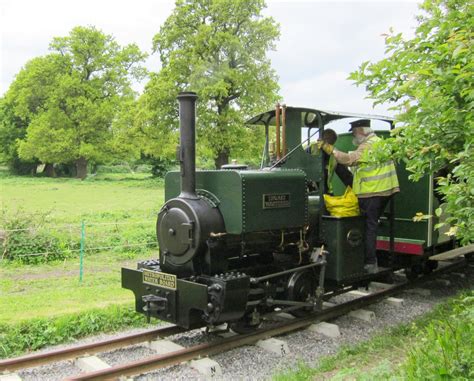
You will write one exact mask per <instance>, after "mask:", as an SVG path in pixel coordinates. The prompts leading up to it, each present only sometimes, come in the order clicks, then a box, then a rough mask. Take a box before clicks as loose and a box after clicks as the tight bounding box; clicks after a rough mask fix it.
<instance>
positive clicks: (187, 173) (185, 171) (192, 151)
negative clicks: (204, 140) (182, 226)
mask: <svg viewBox="0 0 474 381" xmlns="http://www.w3.org/2000/svg"><path fill="white" fill-rule="evenodd" d="M197 98H198V97H197V95H196V93H194V92H181V93H179V95H178V97H177V99H178V102H179V135H180V146H179V164H180V167H181V193H180V195H179V197H182V198H190V199H197V198H198V197H197V195H196V100H197Z"/></svg>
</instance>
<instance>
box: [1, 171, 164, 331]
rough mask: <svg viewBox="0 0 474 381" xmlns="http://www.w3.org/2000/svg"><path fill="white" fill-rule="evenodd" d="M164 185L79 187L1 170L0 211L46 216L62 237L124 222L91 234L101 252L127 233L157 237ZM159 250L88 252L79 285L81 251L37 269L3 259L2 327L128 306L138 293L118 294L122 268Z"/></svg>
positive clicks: (97, 182) (112, 182) (115, 179)
mask: <svg viewBox="0 0 474 381" xmlns="http://www.w3.org/2000/svg"><path fill="white" fill-rule="evenodd" d="M162 184H163V182H162V180H159V179H158V180H156V179H152V178H150V177H149V176H148V175H145V174H103V175H98V176H95V177H93V178H90V179H87V180H84V181H80V180H77V179H67V178H57V179H51V178H42V177H16V176H9V175H7V174H6V173H5V172H4V171H1V172H0V189H1V194H0V207H1V209H2V211H3V212H4V213H6V214H9V215H14V214H18V213H19V211H20V210H21V213H26V215H28V214H29V213H37V214H44V215H47V220H48V221H47V224H46V227H45V228H46V229H48V226H51V228H50V230H51V231H52V232H53V230H55V229H57V230H58V232H60V233H61V230H60V229H61V224H72V225H71V226H73V227H77V229H76V228H74V231H73V234H74V235H75V236H77V234H78V233H80V229H79V228H80V221H81V220H83V219H85V220H86V221H88V222H91V221H92V222H97V223H103V224H105V225H106V227H108V225H107V223H108V222H114V223H117V222H120V223H123V225H117V226H113V224H112V227H111V228H110V229H108V230H105V229H102V230H100V231H91V230H88V231H87V244H89V242H92V240H94V239H95V241H93V242H95V243H96V246H97V245H104V246H107V245H109V244H110V242H105V243H102V241H98V239H99V238H100V239H105V238H107V237H109V241H111V240H114V241H113V242H112V243H114V244H117V245H119V244H121V243H122V242H121V241H119V238H121V237H123V236H126V235H127V234H128V235H130V236H132V235H135V236H137V237H140V235H141V234H142V231H144V230H146V233H147V236H146V239H147V240H149V239H150V237H151V240H153V239H154V237H153V236H154V233H153V231H154V224H155V218H156V212H157V211H158V210H159V208H160V206H161V204H162V203H163V185H162ZM134 221H141V223H140V224H134ZM148 221H149V223H148ZM128 224H129V225H128ZM112 228H113V229H114V231H113V232H112V231H111V229H112ZM0 229H1V227H0ZM112 233H113V234H114V235H112ZM94 234H95V235H96V236H100V235H103V236H104V237H94ZM87 244H86V248H87V247H88V246H87ZM156 252H157V250H156V248H155V249H146V250H142V251H140V252H138V253H137V252H133V251H127V250H126V249H125V250H121V251H117V250H115V251H111V250H94V251H90V252H88V251H86V255H85V258H84V278H83V282H82V283H79V258H78V255H77V253H76V255H74V256H72V257H68V258H66V259H65V260H62V261H56V262H51V263H42V264H36V265H24V264H23V265H21V264H18V263H11V262H9V261H6V260H3V261H0V323H7V322H18V321H23V320H28V319H30V318H33V317H56V316H60V315H63V314H70V313H76V312H83V311H86V310H88V309H92V308H97V307H103V306H108V305H111V304H122V305H123V304H129V305H131V304H132V302H133V294H132V293H131V292H130V291H128V290H123V289H122V288H121V284H120V269H121V267H122V266H135V263H136V261H137V260H138V259H142V258H148V257H156V255H157V253H156ZM0 256H1V253H0Z"/></svg>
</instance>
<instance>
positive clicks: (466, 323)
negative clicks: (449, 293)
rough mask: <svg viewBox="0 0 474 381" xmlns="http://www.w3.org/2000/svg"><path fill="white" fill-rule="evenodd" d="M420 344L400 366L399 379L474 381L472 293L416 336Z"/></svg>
mask: <svg viewBox="0 0 474 381" xmlns="http://www.w3.org/2000/svg"><path fill="white" fill-rule="evenodd" d="M418 336H419V340H420V341H421V344H420V345H417V346H416V347H415V348H413V349H412V350H411V351H410V353H409V355H408V358H407V361H406V363H405V364H404V366H403V367H402V378H403V379H409V380H421V379H427V378H429V379H440V380H441V379H443V380H446V379H451V380H473V379H474V294H473V293H471V294H468V295H467V296H464V297H463V298H461V299H460V300H459V301H457V302H456V303H455V304H454V306H453V311H452V313H451V314H450V315H448V316H445V317H444V318H443V319H442V320H435V321H434V322H432V323H430V324H429V325H428V326H427V328H426V329H425V330H423V331H421V332H420V333H419V334H418Z"/></svg>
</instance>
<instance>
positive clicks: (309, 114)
mask: <svg viewBox="0 0 474 381" xmlns="http://www.w3.org/2000/svg"><path fill="white" fill-rule="evenodd" d="M286 110H287V111H288V110H292V111H296V112H300V113H301V114H302V121H303V123H304V125H305V126H307V127H317V126H318V120H319V119H320V120H321V122H322V125H323V126H324V125H326V124H328V123H329V122H332V121H334V120H337V119H344V118H357V119H376V120H382V121H384V122H388V123H390V122H392V121H393V120H394V118H392V117H389V116H384V115H375V114H357V113H351V112H340V111H329V110H320V109H313V108H306V107H290V106H287V107H286ZM246 124H263V125H275V109H273V110H269V111H266V112H264V113H262V114H259V115H256V116H254V117H253V118H250V119H249V120H247V122H246ZM300 127H301V126H300Z"/></svg>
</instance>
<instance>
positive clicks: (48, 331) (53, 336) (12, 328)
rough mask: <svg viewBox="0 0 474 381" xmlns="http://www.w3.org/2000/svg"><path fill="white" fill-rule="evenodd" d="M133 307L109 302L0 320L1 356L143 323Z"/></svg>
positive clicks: (8, 355)
mask: <svg viewBox="0 0 474 381" xmlns="http://www.w3.org/2000/svg"><path fill="white" fill-rule="evenodd" d="M144 326H146V324H145V322H144V320H143V318H142V317H141V316H139V315H138V314H136V313H135V311H134V309H133V308H130V307H122V306H110V307H106V308H101V309H90V310H88V311H84V312H81V313H77V314H70V315H63V316H61V317H57V318H32V319H30V320H28V321H24V322H19V323H12V324H0V358H4V357H13V356H18V355H20V354H23V353H24V352H27V351H34V350H38V349H41V348H43V347H45V346H49V345H54V344H60V343H67V342H70V341H73V340H75V339H79V338H82V337H84V336H88V335H92V334H96V333H99V332H113V331H117V330H119V329H122V328H130V327H144Z"/></svg>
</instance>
